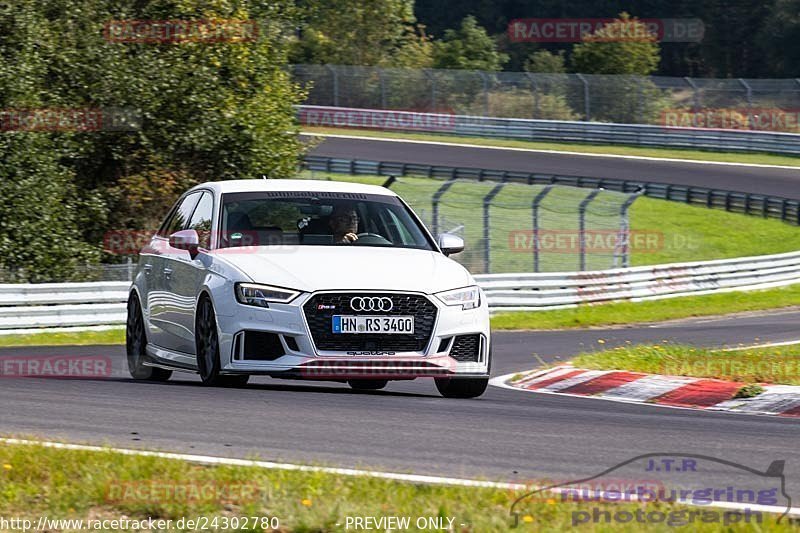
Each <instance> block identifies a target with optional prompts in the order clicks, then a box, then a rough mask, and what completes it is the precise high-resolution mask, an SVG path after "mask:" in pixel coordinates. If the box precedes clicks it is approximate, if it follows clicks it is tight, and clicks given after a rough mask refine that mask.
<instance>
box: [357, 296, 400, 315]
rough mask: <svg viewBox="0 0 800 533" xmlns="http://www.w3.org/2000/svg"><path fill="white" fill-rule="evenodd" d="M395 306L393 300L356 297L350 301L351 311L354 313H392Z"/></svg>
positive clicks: (384, 297)
mask: <svg viewBox="0 0 800 533" xmlns="http://www.w3.org/2000/svg"><path fill="white" fill-rule="evenodd" d="M392 307H394V304H393V303H392V299H391V298H387V297H386V296H383V297H377V296H376V297H372V298H361V297H358V296H357V297H355V298H351V299H350V309H352V310H353V311H383V312H384V313H386V312H388V311H391V310H392Z"/></svg>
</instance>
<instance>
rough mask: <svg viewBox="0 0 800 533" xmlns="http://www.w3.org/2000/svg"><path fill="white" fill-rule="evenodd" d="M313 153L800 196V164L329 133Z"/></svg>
mask: <svg viewBox="0 0 800 533" xmlns="http://www.w3.org/2000/svg"><path fill="white" fill-rule="evenodd" d="M466 141H468V139H466V140H465V142H466ZM310 153H311V155H318V156H326V157H342V158H348V159H368V160H373V161H398V162H407V163H421V164H427V165H443V166H451V167H475V168H491V169H498V170H514V171H521V172H539V173H542V174H564V175H573V176H591V177H594V178H614V179H626V180H636V181H652V182H659V183H672V184H675V185H691V186H695V187H708V188H714V189H725V190H731V191H741V192H750V193H756V194H768V195H772V196H783V197H787V198H796V199H800V168H797V169H788V168H767V167H746V166H736V165H708V164H703V163H683V162H675V161H656V160H646V159H622V158H615V157H607V158H605V157H596V156H580V155H575V154H552V153H542V152H524V151H517V150H502V149H496V148H481V147H477V146H474V147H464V146H447V145H442V144H425V143H413V144H409V143H404V142H402V141H386V140H366V139H347V138H327V139H325V140H324V141H323V142H322V143H320V144H319V145H318V146H316V147H315V148H314V149H313V150H312V151H311V152H310Z"/></svg>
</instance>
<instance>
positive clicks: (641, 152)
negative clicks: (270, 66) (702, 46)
mask: <svg viewBox="0 0 800 533" xmlns="http://www.w3.org/2000/svg"><path fill="white" fill-rule="evenodd" d="M303 132H304V133H309V134H313V133H318V134H338V135H354V136H360V137H383V138H402V139H412V140H414V139H416V140H423V141H435V142H449V143H459V144H474V145H476V146H501V147H509V148H527V149H530V150H556V151H562V152H582V153H590V154H606V155H632V156H642V157H658V158H666V159H688V160H692V161H721V162H727V163H751V164H760V165H780V166H791V167H797V166H800V160H798V158H796V157H791V156H782V155H775V154H761V153H758V154H743V153H734V152H707V151H702V150H689V149H686V150H682V149H677V148H675V149H668V148H644V147H639V146H625V145H617V144H615V145H597V144H580V143H555V142H533V141H516V140H511V139H484V138H479V137H461V136H458V135H430V134H425V133H406V132H399V131H397V132H395V131H391V132H384V131H370V130H362V129H348V128H317V127H304V128H303Z"/></svg>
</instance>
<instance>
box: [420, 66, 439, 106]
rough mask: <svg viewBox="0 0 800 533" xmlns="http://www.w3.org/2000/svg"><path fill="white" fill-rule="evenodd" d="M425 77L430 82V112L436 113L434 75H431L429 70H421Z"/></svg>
mask: <svg viewBox="0 0 800 533" xmlns="http://www.w3.org/2000/svg"><path fill="white" fill-rule="evenodd" d="M422 72H423V73H424V74H425V77H426V78H428V79H429V80H430V81H431V111H432V112H434V113H435V112H436V109H437V107H436V75H435V74H432V73H431V69H429V68H426V69H422Z"/></svg>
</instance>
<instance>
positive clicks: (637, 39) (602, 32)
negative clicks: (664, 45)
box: [572, 13, 659, 76]
mask: <svg viewBox="0 0 800 533" xmlns="http://www.w3.org/2000/svg"><path fill="white" fill-rule="evenodd" d="M658 60H659V46H658V38H657V36H655V35H653V34H651V33H650V32H649V31H648V29H647V26H646V25H645V24H644V23H642V22H640V21H639V20H638V19H637V18H636V17H631V16H630V15H629V14H627V13H621V14H620V16H619V18H617V19H615V20H614V21H613V22H610V23H608V24H605V25H604V26H603V27H602V28H600V29H598V30H597V31H595V32H594V33H592V34H590V35H587V36H586V37H585V38H584V41H583V42H581V43H578V44H576V45H575V46H574V47H573V48H572V65H573V67H574V69H575V71H576V72H581V73H585V74H638V75H640V76H646V75H648V74H652V73H653V72H655V71H656V69H657V68H658Z"/></svg>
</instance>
